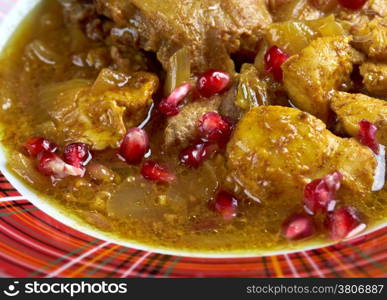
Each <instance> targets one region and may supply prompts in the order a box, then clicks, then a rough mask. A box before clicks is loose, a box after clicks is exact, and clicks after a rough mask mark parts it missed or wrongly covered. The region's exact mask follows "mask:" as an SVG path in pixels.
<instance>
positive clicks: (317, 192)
mask: <svg viewBox="0 0 387 300" xmlns="http://www.w3.org/2000/svg"><path fill="white" fill-rule="evenodd" d="M342 180H343V175H342V174H341V173H340V172H334V173H332V174H328V175H327V176H325V177H324V178H320V179H315V180H313V181H312V182H310V183H309V184H307V185H306V186H305V188H304V204H305V209H306V210H307V212H309V213H311V214H314V213H316V212H318V211H329V210H333V208H334V205H335V204H336V201H335V194H336V192H337V191H338V190H339V189H340V186H341V181H342Z"/></svg>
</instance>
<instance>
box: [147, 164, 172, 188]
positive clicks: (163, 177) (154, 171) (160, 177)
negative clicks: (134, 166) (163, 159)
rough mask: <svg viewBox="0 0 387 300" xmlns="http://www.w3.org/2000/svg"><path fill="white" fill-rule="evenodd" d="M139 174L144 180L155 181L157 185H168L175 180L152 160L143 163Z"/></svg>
mask: <svg viewBox="0 0 387 300" xmlns="http://www.w3.org/2000/svg"><path fill="white" fill-rule="evenodd" d="M141 174H142V176H144V178H145V179H148V180H152V181H156V182H158V183H169V182H172V181H174V180H175V179H176V177H175V175H173V174H172V173H170V172H169V171H168V170H167V169H166V168H164V167H163V166H161V165H160V164H159V163H157V162H155V161H152V160H148V161H146V162H145V163H144V165H143V166H142V168H141Z"/></svg>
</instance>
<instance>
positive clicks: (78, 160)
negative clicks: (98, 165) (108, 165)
mask: <svg viewBox="0 0 387 300" xmlns="http://www.w3.org/2000/svg"><path fill="white" fill-rule="evenodd" d="M63 158H64V161H65V162H66V163H68V164H70V165H72V166H74V167H77V168H80V167H82V166H86V165H87V164H88V163H89V162H90V160H91V159H92V155H91V152H90V147H89V146H88V145H86V144H84V143H74V144H69V145H67V146H66V148H65V149H64V153H63Z"/></svg>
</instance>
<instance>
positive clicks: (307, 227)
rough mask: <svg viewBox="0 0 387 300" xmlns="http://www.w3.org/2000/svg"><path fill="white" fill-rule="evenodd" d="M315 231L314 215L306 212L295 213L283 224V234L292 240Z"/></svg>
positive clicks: (304, 236) (310, 234)
mask: <svg viewBox="0 0 387 300" xmlns="http://www.w3.org/2000/svg"><path fill="white" fill-rule="evenodd" d="M315 232H316V227H315V224H314V222H313V219H312V217H311V216H308V215H305V214H294V215H292V216H290V218H288V219H287V220H286V221H285V222H284V223H283V224H282V235H283V236H284V237H286V238H287V239H289V240H292V241H294V240H300V239H303V238H306V237H309V236H312V235H313V234H314V233H315Z"/></svg>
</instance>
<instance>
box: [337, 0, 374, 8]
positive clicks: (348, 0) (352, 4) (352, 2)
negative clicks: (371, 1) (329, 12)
mask: <svg viewBox="0 0 387 300" xmlns="http://www.w3.org/2000/svg"><path fill="white" fill-rule="evenodd" d="M366 2H367V0H339V3H340V5H341V6H342V7H344V8H347V9H351V10H359V9H361V8H362V7H363V6H364V4H365V3H366Z"/></svg>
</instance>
